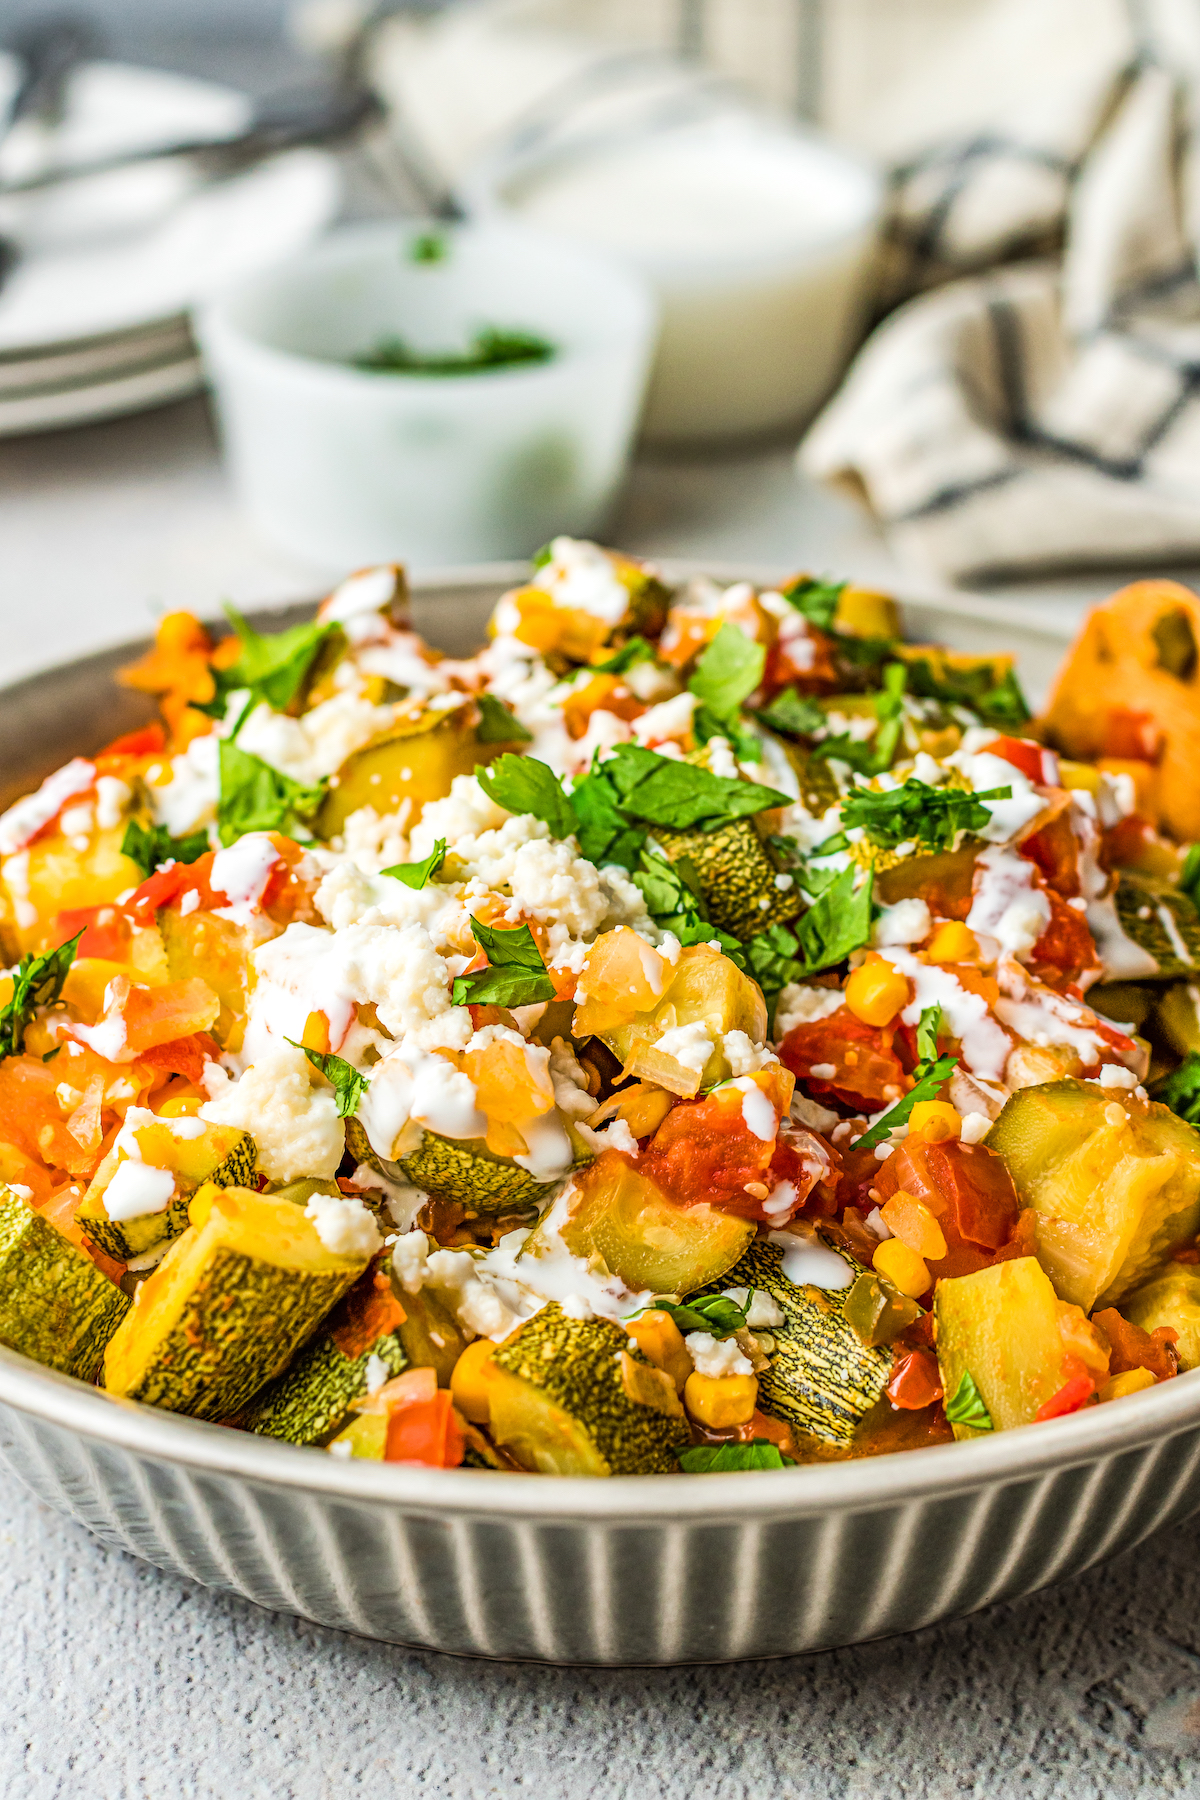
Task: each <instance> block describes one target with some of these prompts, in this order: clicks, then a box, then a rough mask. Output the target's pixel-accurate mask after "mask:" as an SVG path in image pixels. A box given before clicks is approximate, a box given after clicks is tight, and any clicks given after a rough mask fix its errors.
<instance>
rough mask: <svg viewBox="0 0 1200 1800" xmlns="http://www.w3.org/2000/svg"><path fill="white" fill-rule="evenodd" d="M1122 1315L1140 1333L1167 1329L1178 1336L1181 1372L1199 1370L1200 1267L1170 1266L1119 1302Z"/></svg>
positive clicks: (1193, 1265)
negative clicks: (1160, 1327)
mask: <svg viewBox="0 0 1200 1800" xmlns="http://www.w3.org/2000/svg"><path fill="white" fill-rule="evenodd" d="M1121 1311H1122V1312H1123V1313H1124V1315H1125V1317H1126V1318H1127V1319H1128V1320H1129V1321H1130V1322H1131V1324H1134V1325H1140V1326H1141V1328H1142V1330H1143V1331H1154V1330H1155V1329H1156V1328H1157V1327H1158V1326H1159V1325H1169V1326H1171V1327H1172V1328H1173V1329H1174V1330H1175V1331H1177V1332H1178V1333H1179V1342H1178V1343H1177V1344H1176V1346H1175V1354H1176V1355H1177V1356H1178V1358H1179V1366H1180V1368H1181V1369H1200V1266H1198V1265H1197V1264H1196V1263H1177V1262H1170V1263H1168V1264H1167V1265H1166V1267H1165V1268H1164V1269H1160V1270H1159V1272H1158V1274H1157V1275H1155V1276H1154V1277H1153V1278H1152V1279H1151V1280H1150V1281H1148V1282H1147V1283H1146V1285H1145V1287H1140V1288H1138V1290H1137V1292H1136V1293H1134V1294H1130V1295H1129V1297H1128V1299H1127V1300H1123V1301H1122V1302H1121Z"/></svg>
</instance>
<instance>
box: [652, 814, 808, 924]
mask: <svg viewBox="0 0 1200 1800" xmlns="http://www.w3.org/2000/svg"><path fill="white" fill-rule="evenodd" d="M654 840H655V842H656V843H657V844H658V846H659V848H660V849H661V850H662V852H663V855H664V856H666V857H667V858H669V860H670V861H671V862H679V861H681V860H683V859H685V858H686V860H687V861H688V862H689V863H690V864H691V867H692V869H693V870H694V872H695V874H696V877H697V879H698V881H699V883H700V891H701V893H702V894H703V896H704V904H705V906H706V908H707V909H708V916H709V918H710V919H711V920H712V922H713V924H714V925H717V926H719V927H720V929H721V930H722V931H727V932H729V934H730V935H731V936H732V937H736V938H750V937H753V936H754V935H755V933H756V932H759V931H765V930H766V929H767V927H768V926H770V925H786V924H787V923H788V921H789V920H791V919H794V918H796V917H797V915H798V914H800V913H802V912H803V911H804V899H803V896H802V894H801V892H800V889H799V886H798V884H797V883H796V882H795V881H792V882H789V883H788V885H787V888H786V890H783V889H780V888H779V887H777V886H776V883H775V877H776V875H777V874H778V873H779V871H778V870H777V869H776V867H775V864H774V863H773V862H772V861H771V858H770V857H769V856H768V855H767V852H766V850H765V849H764V848H763V842H762V839H761V838H760V837H759V835H758V832H757V831H756V830H755V827H754V823H753V821H752V820H751V819H734V820H732V821H731V822H730V823H729V824H728V825H722V826H720V827H719V828H718V829H717V830H716V831H663V830H662V829H656V830H655V833H654Z"/></svg>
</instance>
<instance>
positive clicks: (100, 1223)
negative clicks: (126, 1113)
mask: <svg viewBox="0 0 1200 1800" xmlns="http://www.w3.org/2000/svg"><path fill="white" fill-rule="evenodd" d="M198 1127H199V1129H197V1128H198ZM133 1136H134V1137H135V1138H136V1139H137V1144H138V1149H139V1150H140V1152H141V1157H140V1161H141V1163H142V1164H143V1165H144V1166H145V1167H146V1168H148V1169H159V1170H162V1171H164V1172H165V1173H168V1174H172V1175H174V1177H175V1192H174V1194H173V1195H172V1197H171V1199H170V1200H169V1201H168V1203H167V1205H166V1206H165V1207H164V1208H163V1209H162V1210H160V1211H158V1212H151V1213H142V1214H139V1215H135V1216H133V1217H131V1218H124V1219H110V1218H109V1216H108V1210H107V1208H106V1206H105V1204H104V1196H105V1194H106V1193H107V1192H108V1189H109V1188H110V1186H111V1185H112V1181H113V1178H114V1176H115V1175H116V1174H117V1172H118V1170H119V1169H120V1168H121V1167H122V1165H123V1164H124V1163H127V1162H129V1161H130V1158H129V1156H128V1154H127V1152H126V1151H125V1149H124V1148H123V1147H122V1148H120V1149H117V1148H114V1149H112V1150H110V1151H109V1153H108V1155H107V1156H106V1157H105V1158H104V1161H103V1162H102V1163H101V1164H100V1167H99V1168H98V1169H97V1170H96V1173H95V1175H94V1176H93V1177H92V1182H91V1186H90V1187H89V1188H88V1190H87V1193H86V1194H85V1195H84V1196H83V1199H82V1200H81V1201H80V1203H79V1211H78V1212H77V1213H76V1215H75V1216H76V1218H77V1219H78V1220H79V1224H80V1228H81V1229H82V1230H83V1232H84V1233H85V1234H86V1235H87V1236H88V1237H89V1238H90V1239H91V1240H92V1242H93V1243H94V1244H98V1245H99V1246H100V1248H101V1250H104V1251H106V1252H107V1253H108V1255H109V1256H111V1257H114V1258H115V1259H116V1261H117V1262H128V1261H129V1259H130V1257H131V1256H141V1255H144V1253H145V1252H146V1251H147V1250H153V1249H154V1247H155V1245H156V1244H161V1243H164V1242H166V1241H167V1240H168V1239H170V1238H176V1237H178V1236H179V1235H180V1233H181V1232H184V1231H186V1230H187V1224H188V1204H189V1202H190V1200H191V1197H192V1195H193V1194H194V1193H195V1192H196V1189H197V1188H199V1187H201V1186H203V1184H204V1183H205V1182H206V1181H211V1182H212V1183H213V1185H214V1186H215V1187H244V1186H245V1185H246V1184H247V1183H248V1182H249V1181H250V1180H251V1179H252V1178H253V1175H254V1170H255V1166H256V1164H257V1161H258V1152H257V1150H256V1149H255V1145H254V1139H253V1138H252V1137H251V1136H250V1135H249V1133H248V1132H245V1131H242V1130H240V1129H239V1128H238V1127H237V1126H236V1125H209V1124H205V1123H204V1122H203V1121H201V1120H199V1119H155V1120H153V1121H150V1122H148V1123H146V1124H145V1125H139V1126H137V1127H136V1128H135V1129H134V1131H133Z"/></svg>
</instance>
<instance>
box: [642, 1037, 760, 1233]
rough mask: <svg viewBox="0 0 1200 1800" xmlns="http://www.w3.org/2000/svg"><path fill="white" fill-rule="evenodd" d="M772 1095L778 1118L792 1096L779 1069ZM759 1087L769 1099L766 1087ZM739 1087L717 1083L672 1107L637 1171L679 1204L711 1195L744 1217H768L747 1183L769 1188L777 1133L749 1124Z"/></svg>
mask: <svg viewBox="0 0 1200 1800" xmlns="http://www.w3.org/2000/svg"><path fill="white" fill-rule="evenodd" d="M775 1074H776V1082H775V1084H774V1085H775V1087H776V1094H775V1099H774V1105H775V1113H776V1118H777V1119H778V1118H779V1117H780V1116H781V1115H782V1113H783V1111H784V1108H785V1106H786V1104H787V1101H788V1100H789V1099H790V1098H791V1088H790V1083H788V1084H787V1091H786V1094H785V1093H784V1091H783V1090H784V1086H785V1083H786V1077H784V1078H782V1079H780V1071H778V1070H777V1071H776V1072H775ZM759 1092H760V1093H763V1094H764V1096H765V1097H767V1098H770V1096H769V1094H768V1093H767V1090H766V1088H765V1087H764V1086H761V1085H760V1086H759ZM744 1098H745V1095H744V1094H743V1091H742V1089H741V1088H731V1087H725V1088H717V1089H716V1090H715V1091H714V1092H713V1093H711V1094H709V1095H708V1097H707V1099H704V1100H683V1101H680V1103H679V1104H678V1105H677V1106H673V1107H672V1108H671V1110H670V1112H669V1113H668V1114H667V1116H666V1118H665V1119H664V1120H663V1122H662V1124H661V1125H660V1126H659V1128H658V1130H657V1131H656V1132H655V1134H654V1136H653V1137H652V1138H651V1140H650V1144H649V1148H648V1149H647V1150H646V1151H645V1153H644V1154H643V1155H642V1157H641V1159H640V1160H639V1162H638V1165H637V1166H638V1173H639V1174H641V1175H645V1176H646V1177H647V1178H648V1179H649V1180H650V1181H653V1182H654V1183H655V1185H656V1186H657V1187H659V1188H661V1189H662V1191H663V1193H665V1194H667V1195H668V1196H669V1197H670V1198H671V1199H672V1200H675V1201H677V1202H678V1203H679V1204H680V1205H681V1206H687V1205H690V1204H693V1203H694V1202H695V1201H696V1200H697V1199H704V1200H707V1201H708V1202H709V1203H710V1204H711V1205H713V1206H719V1207H721V1208H723V1210H724V1211H726V1212H733V1213H737V1214H738V1215H739V1216H740V1217H742V1218H747V1219H755V1218H765V1217H766V1215H765V1214H764V1213H763V1211H762V1200H763V1198H765V1196H760V1197H757V1198H756V1197H755V1196H754V1195H753V1194H748V1193H747V1192H746V1191H745V1190H746V1183H747V1182H748V1181H749V1182H754V1183H755V1184H756V1185H759V1186H763V1187H766V1189H767V1190H768V1193H769V1191H770V1189H771V1186H772V1185H773V1184H772V1181H771V1178H770V1175H769V1173H768V1171H769V1169H770V1166H771V1158H772V1156H773V1155H774V1153H775V1143H776V1140H775V1138H774V1137H771V1138H761V1137H759V1136H758V1134H757V1133H756V1132H754V1131H752V1130H751V1129H750V1126H749V1125H748V1124H747V1122H746V1118H745V1113H744V1109H743V1100H744Z"/></svg>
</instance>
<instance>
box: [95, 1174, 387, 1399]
mask: <svg viewBox="0 0 1200 1800" xmlns="http://www.w3.org/2000/svg"><path fill="white" fill-rule="evenodd" d="M193 1211H194V1212H197V1211H198V1212H199V1215H200V1222H199V1223H193V1224H192V1225H191V1226H189V1228H188V1230H187V1231H185V1232H184V1234H183V1236H182V1237H180V1238H176V1240H175V1242H174V1243H173V1244H172V1245H171V1247H170V1249H169V1250H168V1251H167V1254H166V1255H165V1256H164V1257H163V1259H162V1261H161V1262H160V1263H159V1265H158V1267H157V1268H156V1269H155V1270H154V1271H153V1273H152V1274H151V1275H149V1276H148V1277H147V1279H146V1280H145V1281H144V1282H143V1284H142V1286H141V1287H140V1288H139V1289H138V1295H137V1300H136V1303H135V1304H134V1306H133V1308H132V1310H131V1311H130V1312H129V1313H128V1315H127V1316H126V1318H125V1320H124V1322H123V1324H122V1325H121V1326H120V1328H119V1329H118V1331H117V1332H116V1334H115V1336H114V1337H113V1339H112V1341H111V1343H110V1344H109V1346H108V1350H107V1352H106V1355H105V1359H104V1382H105V1386H106V1387H107V1388H109V1390H110V1391H111V1392H112V1393H114V1394H122V1395H124V1396H125V1397H126V1398H127V1399H130V1400H142V1401H145V1402H146V1403H147V1404H148V1405H150V1406H165V1407H167V1408H168V1409H169V1410H170V1411H172V1412H184V1413H190V1414H191V1415H192V1416H193V1417H194V1418H198V1419H227V1418H230V1417H231V1416H232V1415H233V1414H234V1413H236V1412H239V1411H240V1410H241V1408H242V1407H243V1406H245V1405H246V1403H247V1401H249V1400H250V1399H251V1398H252V1396H253V1395H254V1394H256V1393H257V1392H258V1390H259V1389H260V1388H261V1387H263V1386H264V1385H265V1384H266V1383H267V1382H268V1381H271V1380H273V1379H274V1377H275V1376H276V1375H278V1374H280V1373H281V1371H282V1370H283V1369H284V1368H285V1367H286V1366H287V1364H288V1363H289V1361H290V1360H291V1358H292V1357H293V1356H294V1355H295V1353H296V1351H297V1350H298V1349H299V1348H300V1346H301V1345H302V1344H303V1343H305V1342H306V1340H307V1339H308V1338H309V1337H310V1336H311V1335H312V1333H313V1331H314V1330H315V1329H316V1327H317V1325H318V1324H319V1323H320V1322H321V1320H322V1319H323V1318H324V1317H325V1314H326V1313H327V1312H328V1311H329V1310H330V1308H331V1307H333V1306H335V1305H336V1304H337V1302H338V1301H339V1300H340V1299H341V1297H342V1295H343V1294H344V1293H345V1292H346V1290H347V1288H349V1287H351V1286H352V1285H353V1284H354V1282H355V1281H356V1280H357V1279H358V1277H359V1275H361V1274H362V1272H363V1269H364V1268H365V1266H366V1261H367V1259H366V1258H362V1257H346V1256H336V1255H334V1253H333V1252H332V1251H330V1250H326V1248H325V1246H324V1245H323V1244H322V1242H321V1240H320V1238H319V1237H318V1235H317V1230H316V1227H315V1225H314V1224H313V1223H312V1221H311V1220H310V1219H308V1218H307V1217H306V1216H305V1214H304V1213H303V1212H302V1211H301V1210H300V1208H299V1207H298V1206H293V1205H291V1203H290V1202H289V1201H287V1200H277V1199H274V1198H273V1197H272V1196H271V1195H269V1194H254V1193H251V1192H250V1190H249V1189H248V1188H220V1189H206V1190H204V1191H202V1192H201V1194H200V1195H199V1196H198V1198H197V1200H196V1201H195V1203H194V1208H193Z"/></svg>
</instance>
